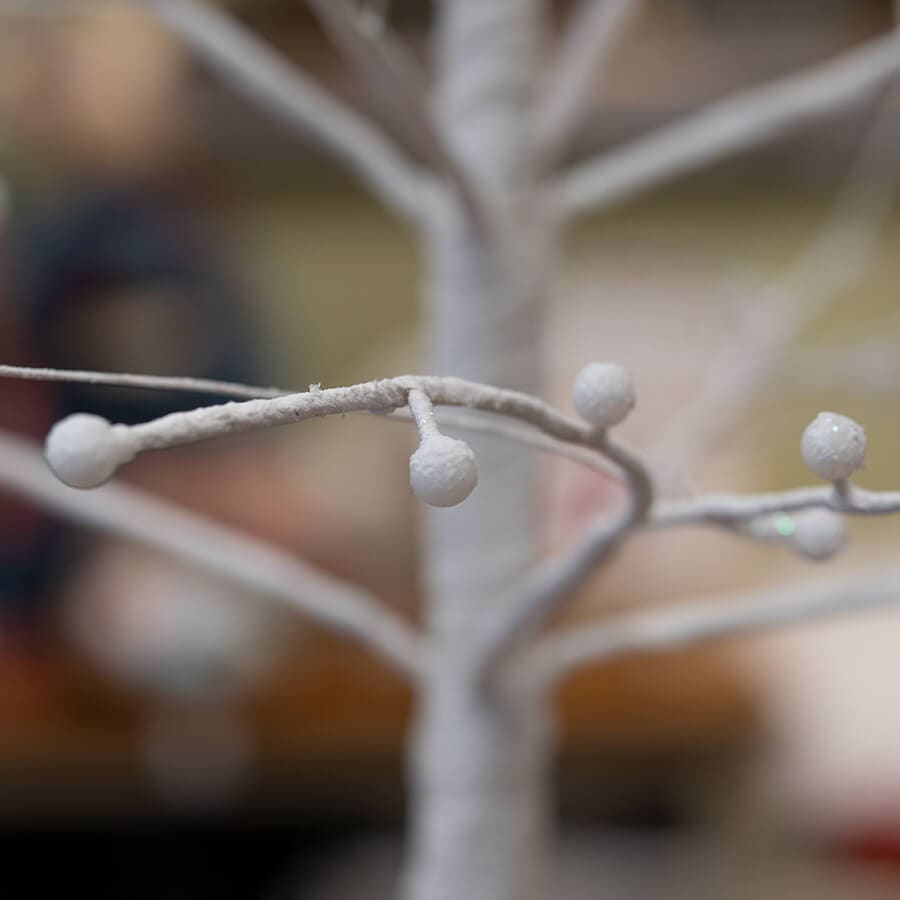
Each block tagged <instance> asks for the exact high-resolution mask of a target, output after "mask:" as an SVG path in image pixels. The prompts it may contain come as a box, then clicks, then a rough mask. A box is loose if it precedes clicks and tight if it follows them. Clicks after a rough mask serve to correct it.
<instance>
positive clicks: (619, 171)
mask: <svg viewBox="0 0 900 900" xmlns="http://www.w3.org/2000/svg"><path fill="white" fill-rule="evenodd" d="M897 69H900V36H898V35H897V34H895V33H891V34H889V35H886V36H883V37H878V38H873V39H871V40H869V41H867V42H866V43H864V44H862V45H861V46H859V47H856V48H854V49H852V50H848V51H846V52H844V53H842V54H841V55H839V56H837V57H836V58H834V59H830V60H827V61H826V62H823V63H819V64H817V65H814V66H811V67H809V68H808V69H806V70H804V71H802V72H800V73H797V74H794V75H789V76H787V77H785V78H780V79H777V80H775V81H772V82H769V83H767V84H763V85H761V86H759V87H753V88H749V89H747V90H744V91H740V92H738V93H737V94H734V95H732V96H729V97H726V98H725V99H723V100H720V101H718V102H716V103H713V104H712V105H710V106H707V107H706V108H704V109H701V110H700V111H699V112H695V113H691V114H688V115H686V116H684V117H683V118H681V119H679V120H677V121H676V122H674V123H672V124H670V125H664V126H662V127H661V128H659V129H657V130H656V131H655V132H653V133H651V134H649V135H647V136H645V137H640V138H637V139H636V140H634V141H632V142H631V143H629V144H626V145H625V146H624V147H621V148H619V149H617V150H612V151H610V152H608V153H604V154H601V155H600V156H599V157H597V158H595V159H591V160H588V161H586V162H583V163H581V164H579V165H577V166H575V167H574V168H573V169H572V170H571V171H570V172H568V173H567V174H565V175H564V176H562V178H561V183H560V185H559V189H558V203H559V206H560V209H561V211H562V212H563V213H564V214H569V215H571V214H575V213H580V212H585V211H588V210H598V209H603V208H606V207H609V206H612V205H613V204H615V203H618V202H621V201H623V200H625V199H627V198H629V197H632V196H634V195H635V194H637V193H639V192H640V191H643V190H647V189H648V188H650V187H653V186H655V185H658V184H661V183H662V182H664V181H668V180H670V179H673V178H677V177H679V176H681V175H685V174H687V173H689V172H692V171H695V170H696V169H699V168H701V167H703V166H705V165H709V164H711V163H714V162H716V161H718V160H720V159H724V158H725V157H727V156H729V155H731V154H733V153H738V152H741V151H744V150H750V149H752V148H753V147H755V146H757V145H758V144H761V143H763V142H764V141H766V140H769V139H771V138H773V137H775V136H777V135H779V134H782V133H784V132H786V131H789V130H793V129H796V128H799V127H800V126H802V125H803V124H804V123H805V122H807V121H808V120H809V119H812V118H815V117H816V116H820V115H823V114H825V113H829V112H835V111H837V110H839V109H842V108H844V107H846V106H849V105H850V104H852V103H853V102H855V101H856V100H858V99H859V98H860V97H861V96H863V95H864V94H865V93H866V92H867V91H869V90H871V89H872V88H873V87H875V86H876V85H878V84H879V83H881V82H883V81H884V80H885V79H887V78H889V77H890V76H891V75H892V74H894V73H895V72H896V71H897Z"/></svg>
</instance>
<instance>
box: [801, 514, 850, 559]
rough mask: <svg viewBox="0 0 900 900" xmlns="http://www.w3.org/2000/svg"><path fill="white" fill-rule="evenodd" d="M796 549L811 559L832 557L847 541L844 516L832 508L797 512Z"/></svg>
mask: <svg viewBox="0 0 900 900" xmlns="http://www.w3.org/2000/svg"><path fill="white" fill-rule="evenodd" d="M793 519H794V524H795V526H796V527H795V531H794V534H793V536H792V538H791V544H792V546H793V547H794V549H795V550H796V551H797V552H798V553H800V554H802V555H803V556H806V557H807V558H809V559H815V560H824V559H831V557H833V556H835V555H836V554H837V553H839V552H840V551H841V550H842V549H843V548H844V545H845V544H846V543H847V528H846V526H845V524H844V518H843V516H839V515H838V514H837V513H836V512H832V511H831V510H830V509H805V510H802V511H800V512H798V513H795V515H794V517H793Z"/></svg>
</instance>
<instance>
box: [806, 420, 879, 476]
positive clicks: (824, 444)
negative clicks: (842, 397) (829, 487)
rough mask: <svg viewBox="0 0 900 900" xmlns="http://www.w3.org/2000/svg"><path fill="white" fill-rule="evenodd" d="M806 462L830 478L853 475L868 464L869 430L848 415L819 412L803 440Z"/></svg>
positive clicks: (814, 471) (809, 466)
mask: <svg viewBox="0 0 900 900" xmlns="http://www.w3.org/2000/svg"><path fill="white" fill-rule="evenodd" d="M800 453H801V454H802V455H803V462H805V463H806V465H807V467H808V468H809V469H810V471H812V472H813V474H815V475H818V476H819V478H824V479H825V480H826V481H839V480H842V479H844V478H849V477H850V476H851V475H852V474H853V473H854V472H855V471H856V470H857V469H861V468H863V467H864V466H865V464H866V433H865V431H863V428H862V426H861V425H859V424H858V423H856V422H854V421H853V419H848V418H847V416H842V415H839V414H838V413H833V412H821V413H819V414H818V415H817V416H816V418H815V419H813V421H812V422H810V424H809V425H807V426H806V431H804V432H803V438H802V439H801V441H800Z"/></svg>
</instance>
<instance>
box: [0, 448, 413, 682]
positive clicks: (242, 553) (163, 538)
mask: <svg viewBox="0 0 900 900" xmlns="http://www.w3.org/2000/svg"><path fill="white" fill-rule="evenodd" d="M0 485H2V489H3V490H5V491H9V492H12V493H14V494H17V495H19V496H20V497H23V498H25V499H26V500H29V501H31V502H35V503H39V504H40V505H41V506H42V507H44V508H46V509H49V510H51V511H53V512H55V513H57V514H59V515H61V516H64V517H66V518H68V519H71V520H73V521H75V522H78V523H80V524H82V525H87V526H89V527H91V528H96V529H98V530H100V531H106V532H109V533H111V534H114V535H116V536H117V537H124V538H128V539H130V540H134V541H137V542H139V543H141V544H144V545H145V546H149V547H153V548H155V549H157V550H161V551H164V552H166V553H169V554H171V555H172V556H175V557H177V558H179V559H182V560H184V561H185V562H187V563H190V564H192V565H196V566H199V567H200V568H202V569H204V570H205V571H208V572H211V573H213V574H215V575H218V576H221V577H223V578H226V579H228V580H230V581H233V582H235V583H237V584H240V585H242V586H243V587H245V588H247V589H249V590H251V591H259V592H261V593H264V594H267V595H269V596H271V597H272V598H273V599H275V600H278V601H279V602H281V603H284V604H286V605H287V606H289V607H292V608H294V609H295V610H297V611H298V612H300V613H301V614H302V615H304V616H308V617H309V618H310V619H312V620H313V621H314V622H316V623H318V624H320V625H323V626H325V627H327V628H330V629H331V630H333V631H337V632H338V633H341V634H345V635H347V636H349V637H351V638H353V639H354V640H356V641H358V642H359V643H361V644H363V645H364V646H366V647H369V648H370V649H371V650H373V651H375V652H376V653H377V654H378V655H379V656H381V657H382V658H383V659H384V660H385V661H386V662H388V663H390V664H391V665H392V666H393V667H394V668H396V669H398V670H400V671H401V672H403V673H404V674H406V675H408V676H413V677H417V676H418V674H419V673H420V671H421V669H422V665H423V660H422V658H421V657H422V641H421V639H420V638H419V636H418V635H417V634H416V633H415V632H414V630H413V629H412V627H411V626H410V625H409V624H407V623H406V622H404V621H403V620H402V619H400V618H399V617H398V616H396V615H395V614H394V613H393V612H391V611H390V610H389V609H387V608H386V607H384V606H383V605H382V604H380V603H379V602H378V601H377V600H376V599H375V598H374V597H372V596H371V595H370V594H368V593H367V592H366V591H365V590H364V589H363V588H360V587H357V586H356V585H352V584H349V583H347V582H343V581H341V580H340V579H338V578H336V577H334V576H332V575H326V574H325V573H323V572H319V571H317V570H316V569H314V568H313V567H312V566H310V565H309V564H307V563H305V562H302V561H301V560H299V559H297V558H295V557H292V556H291V555H289V554H287V553H285V552H283V551H281V550H278V549H277V548H275V547H273V546H270V545H268V544H266V543H265V542H263V541H260V540H258V539H256V538H253V537H250V536H249V535H244V534H241V533H240V532H239V531H236V530H234V529H231V528H228V527H226V526H224V525H219V524H217V523H215V522H212V521H211V520H208V519H205V518H203V517H202V516H199V515H197V514H195V513H191V512H188V511H186V510H183V509H180V508H178V507H177V506H175V505H173V504H170V503H165V502H163V501H160V500H157V499H154V498H152V497H150V496H149V495H147V494H145V493H143V492H142V491H140V490H138V489H137V488H132V487H125V486H122V485H105V486H103V487H101V488H99V489H98V490H96V491H94V492H92V493H90V494H86V493H84V492H83V491H77V490H73V489H72V488H69V487H66V486H64V485H62V484H60V482H59V481H57V480H56V478H54V477H53V475H52V474H51V473H50V472H49V471H48V469H47V466H46V464H45V462H44V460H43V457H42V456H41V452H40V449H39V448H38V447H37V446H36V445H34V444H32V443H31V442H29V441H25V440H23V439H21V438H17V437H14V436H12V435H9V434H2V433H0Z"/></svg>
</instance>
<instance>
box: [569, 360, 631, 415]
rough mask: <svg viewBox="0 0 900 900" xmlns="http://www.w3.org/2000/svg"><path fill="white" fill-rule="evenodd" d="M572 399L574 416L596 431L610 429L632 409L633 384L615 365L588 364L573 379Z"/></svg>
mask: <svg viewBox="0 0 900 900" xmlns="http://www.w3.org/2000/svg"><path fill="white" fill-rule="evenodd" d="M572 398H573V399H574V401H575V409H577V410H578V414H579V415H580V416H581V417H582V418H583V419H585V420H586V421H588V422H590V423H591V424H592V425H596V426H597V427H598V428H611V427H612V426H613V425H618V424H619V423H620V422H622V421H624V420H625V418H626V417H627V416H628V414H629V413H630V412H631V410H632V409H634V404H635V400H636V396H635V390H634V382H633V381H632V380H631V375H629V374H628V371H627V370H626V369H625V367H624V366H620V365H619V364H618V363H600V362H595V363H589V364H588V365H586V366H585V367H584V368H583V369H582V370H581V371H580V372H579V373H578V376H577V377H576V378H575V384H574V386H573V388H572Z"/></svg>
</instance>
